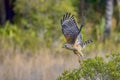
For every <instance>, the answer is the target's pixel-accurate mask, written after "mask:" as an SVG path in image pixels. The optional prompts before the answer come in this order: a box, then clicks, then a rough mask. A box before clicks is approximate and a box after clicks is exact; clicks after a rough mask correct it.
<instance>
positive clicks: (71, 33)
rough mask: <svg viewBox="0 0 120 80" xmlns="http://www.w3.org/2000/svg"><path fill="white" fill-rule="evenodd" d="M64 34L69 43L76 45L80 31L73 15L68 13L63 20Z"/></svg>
mask: <svg viewBox="0 0 120 80" xmlns="http://www.w3.org/2000/svg"><path fill="white" fill-rule="evenodd" d="M61 26H62V32H63V34H64V36H65V38H66V40H67V42H68V43H71V44H74V42H75V39H76V37H77V36H78V34H79V32H80V30H79V29H78V27H77V24H76V22H75V19H74V17H73V15H71V14H70V13H66V14H65V15H64V16H63V19H61Z"/></svg>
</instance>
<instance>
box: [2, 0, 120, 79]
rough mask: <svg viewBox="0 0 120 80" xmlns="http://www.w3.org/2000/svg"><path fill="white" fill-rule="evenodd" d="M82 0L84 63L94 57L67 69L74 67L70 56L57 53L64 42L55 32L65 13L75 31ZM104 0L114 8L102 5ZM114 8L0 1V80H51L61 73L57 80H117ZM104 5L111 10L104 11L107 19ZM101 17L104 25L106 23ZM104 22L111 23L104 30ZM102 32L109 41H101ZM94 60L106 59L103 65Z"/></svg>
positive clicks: (69, 1) (64, 1)
mask: <svg viewBox="0 0 120 80" xmlns="http://www.w3.org/2000/svg"><path fill="white" fill-rule="evenodd" d="M82 1H83V2H84V11H85V14H84V15H85V24H84V27H83V29H82V36H83V41H85V40H87V39H92V40H93V43H92V44H90V45H88V46H86V48H85V49H84V50H83V53H84V55H85V59H86V58H87V57H95V58H88V59H86V60H84V61H83V62H82V63H81V64H80V66H79V68H76V69H73V70H67V69H68V68H70V69H71V68H74V67H76V65H79V64H78V63H77V62H76V61H77V59H76V58H75V57H74V56H73V55H72V54H73V53H72V52H71V51H68V50H66V49H63V48H62V45H63V44H64V43H65V42H66V40H65V38H64V36H63V34H62V31H61V25H60V19H61V18H62V16H63V15H64V14H65V13H66V12H70V13H71V14H73V15H74V16H75V20H76V21H77V22H78V23H79V24H78V25H79V26H80V24H81V22H82V14H81V13H82V9H81V6H82V5H81V4H82V3H81V2H82ZM107 1H111V3H113V4H114V5H107V4H106V3H107ZM119 3H120V1H119V0H1V1H0V70H1V72H0V79H2V80H16V79H17V78H19V79H17V80H47V79H48V78H49V80H54V79H56V77H57V76H58V75H59V74H60V73H62V72H63V71H64V69H66V68H67V69H66V71H64V72H63V73H62V74H61V75H60V76H59V77H58V78H57V79H58V80H76V79H77V80H78V79H82V78H84V79H91V80H94V79H96V78H99V79H103V80H104V79H105V80H106V79H109V80H119V79H120V74H119V73H120V71H119V67H120V65H119V64H120V63H119V62H120V61H119V59H120V58H119V57H120V55H119V54H120V7H119V6H120V4H119ZM108 6H112V8H113V9H112V8H111V7H109V8H110V9H111V11H113V13H112V14H111V15H109V10H107V9H108V8H107V9H106V7H108ZM105 14H106V15H105ZM107 17H109V18H110V20H108V21H107ZM107 22H110V24H111V25H110V26H111V27H110V26H109V29H108V28H106V25H107ZM105 29H108V30H109V31H106V30H105ZM105 33H107V34H108V35H109V37H105ZM104 39H105V41H104ZM67 53H68V54H67ZM69 53H70V54H69ZM112 53H118V54H113V55H111V54H112ZM98 55H100V56H102V57H104V56H105V55H108V56H109V57H108V58H105V60H104V59H103V58H102V57H98ZM36 56H37V57H36ZM96 56H97V57H96ZM73 58H74V60H73V61H74V62H72V59H73ZM19 63H20V64H19ZM43 65H45V66H43ZM72 65H74V66H72ZM2 69H3V70H2ZM26 69H27V70H26ZM15 73H17V75H14V74H15ZM12 74H13V75H12ZM33 74H34V75H33ZM36 75H37V76H36ZM39 75H41V76H39ZM48 75H49V76H48Z"/></svg>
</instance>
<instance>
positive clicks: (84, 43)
mask: <svg viewBox="0 0 120 80" xmlns="http://www.w3.org/2000/svg"><path fill="white" fill-rule="evenodd" d="M92 42H93V41H92V40H91V39H89V40H87V41H85V42H83V43H82V47H83V48H85V46H86V45H87V44H89V43H92Z"/></svg>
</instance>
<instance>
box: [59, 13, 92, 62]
mask: <svg viewBox="0 0 120 80" xmlns="http://www.w3.org/2000/svg"><path fill="white" fill-rule="evenodd" d="M61 26H62V33H63V34H64V36H65V38H66V40H67V43H66V44H64V45H63V48H66V49H69V50H72V51H73V52H74V53H75V54H76V55H77V56H78V60H79V62H81V59H82V57H83V53H82V50H83V48H84V47H85V46H86V45H87V44H88V43H91V42H93V41H92V40H87V41H85V42H82V35H81V30H82V27H83V24H82V25H81V26H80V28H78V26H77V23H76V21H75V19H74V16H73V15H71V13H66V14H65V15H64V16H63V18H62V19H61Z"/></svg>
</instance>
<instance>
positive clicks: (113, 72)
mask: <svg viewBox="0 0 120 80" xmlns="http://www.w3.org/2000/svg"><path fill="white" fill-rule="evenodd" d="M108 58H109V61H108V62H107V61H105V60H104V59H103V58H102V57H95V58H94V59H87V60H84V61H83V62H82V63H81V64H80V67H79V68H78V69H73V70H72V71H68V70H66V71H64V72H63V73H62V74H61V75H60V76H59V77H58V78H57V80H82V79H85V80H97V79H100V80H120V54H112V55H111V56H109V57H108Z"/></svg>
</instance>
